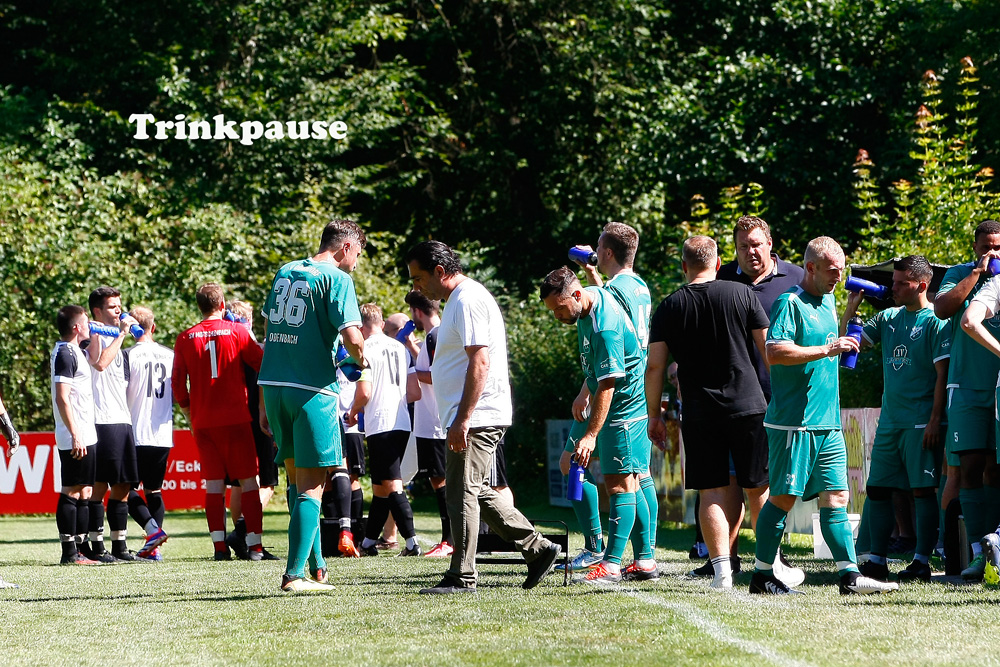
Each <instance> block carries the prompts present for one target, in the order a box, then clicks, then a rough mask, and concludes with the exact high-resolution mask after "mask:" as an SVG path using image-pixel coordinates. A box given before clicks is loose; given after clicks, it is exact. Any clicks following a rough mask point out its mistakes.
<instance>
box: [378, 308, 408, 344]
mask: <svg viewBox="0 0 1000 667" xmlns="http://www.w3.org/2000/svg"><path fill="white" fill-rule="evenodd" d="M409 321H410V318H409V317H407V316H406V315H404V314H403V313H393V314H392V315H390V316H389V317H387V318H385V326H384V327H382V333H384V334H385V335H386V336H389V337H390V338H395V337H396V334H397V333H399V330H400V329H402V328H403V327H404V326H406V323H407V322H409Z"/></svg>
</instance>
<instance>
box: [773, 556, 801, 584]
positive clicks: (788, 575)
mask: <svg viewBox="0 0 1000 667" xmlns="http://www.w3.org/2000/svg"><path fill="white" fill-rule="evenodd" d="M772 567H773V568H774V576H776V577H777V578H778V579H779V580H780V581H781V583H783V584H785V585H786V586H788V587H789V588H795V587H796V586H798V585H799V584H801V583H802V582H803V581H805V580H806V573H805V572H803V571H802V568H799V567H788V566H787V565H785V564H784V563H783V562H782V557H781V552H778V556H777V557H776V558H775V559H774V565H773V566H772Z"/></svg>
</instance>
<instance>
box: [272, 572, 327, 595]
mask: <svg viewBox="0 0 1000 667" xmlns="http://www.w3.org/2000/svg"><path fill="white" fill-rule="evenodd" d="M281 590H283V591H285V592H286V593H323V592H327V591H332V590H334V587H333V586H331V585H330V584H321V583H319V582H318V581H312V580H311V579H303V578H302V577H289V576H288V575H284V576H283V577H282V578H281Z"/></svg>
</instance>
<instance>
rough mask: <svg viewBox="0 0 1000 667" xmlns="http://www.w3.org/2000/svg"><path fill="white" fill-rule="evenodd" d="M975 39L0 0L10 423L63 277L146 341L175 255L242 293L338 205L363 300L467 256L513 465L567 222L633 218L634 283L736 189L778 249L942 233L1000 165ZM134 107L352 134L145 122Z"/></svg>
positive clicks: (973, 209) (278, 6) (44, 417)
mask: <svg viewBox="0 0 1000 667" xmlns="http://www.w3.org/2000/svg"><path fill="white" fill-rule="evenodd" d="M998 44H1000V6H998V5H997V4H996V3H993V2H989V1H986V0H980V1H975V0H972V1H967V2H956V1H952V0H949V1H942V0H911V2H906V3H902V2H895V1H892V0H822V1H811V2H807V1H806V0H772V1H770V2H764V1H763V0H726V1H725V2H721V1H715V0H711V1H707V2H702V3H689V2H678V1H676V0H661V1H659V2H626V1H624V0H611V1H609V2H604V3H590V2H578V1H574V0H521V1H516V2H508V1H503V2H501V1H490V0H479V1H476V0H465V1H455V0H445V1H442V2H432V1H429V0H409V1H403V0H400V1H390V2H382V3H368V2H344V1H342V0H333V1H331V2H305V1H295V0H291V1H290V0H256V1H248V0H187V1H185V2H177V3H134V2H126V1H124V0H32V1H30V2H27V1H25V2H14V3H0V224H2V226H0V281H2V288H0V312H3V313H4V315H5V316H4V317H3V318H2V319H0V334H3V341H4V343H3V345H2V346H0V367H2V368H3V369H4V375H3V379H2V382H0V388H2V391H3V394H4V399H5V402H7V403H8V405H9V406H10V408H11V410H12V413H13V414H14V415H15V416H16V419H15V421H16V423H17V424H18V425H19V427H21V428H34V429H42V428H49V427H51V411H50V407H49V402H48V401H49V399H48V392H49V389H48V374H47V359H48V352H49V349H50V348H51V345H52V342H53V340H54V339H55V331H54V326H53V315H54V312H55V310H56V309H57V308H58V307H59V306H60V305H63V304H65V303H71V302H72V303H83V302H84V301H85V298H86V295H87V294H88V293H89V292H90V290H91V289H92V288H93V287H94V286H96V285H97V284H100V283H110V284H114V285H116V286H119V287H120V288H121V289H122V290H123V292H124V296H125V301H126V304H129V305H133V304H139V303H143V304H149V305H151V306H152V307H153V308H154V309H155V310H156V312H157V314H158V320H159V323H160V327H161V333H162V337H163V338H164V339H166V340H169V339H172V338H173V336H174V335H175V334H176V333H177V332H178V331H180V330H182V329H183V328H185V327H186V326H188V325H190V324H191V323H192V322H193V321H194V320H195V319H196V309H195V308H194V303H193V298H192V295H193V291H194V289H195V287H196V286H197V285H198V284H199V283H201V282H204V281H207V280H218V281H221V282H223V283H224V284H226V285H227V286H228V287H229V288H230V290H231V291H232V293H233V294H234V295H236V296H239V297H243V298H246V299H248V300H250V301H251V302H253V303H255V304H259V303H260V301H261V300H262V299H263V296H264V294H265V291H266V288H267V284H268V282H269V280H270V277H271V275H272V273H273V271H274V269H275V268H276V267H277V266H278V265H279V264H280V263H282V262H283V261H286V260H287V259H290V258H292V257H297V256H301V255H304V254H306V253H308V252H311V251H312V250H313V249H314V246H315V244H316V241H317V239H318V234H319V229H320V228H321V225H322V224H323V222H324V221H325V220H327V219H329V218H330V217H331V216H334V215H336V216H350V217H353V218H355V219H357V220H359V221H360V222H361V223H362V224H363V225H364V226H365V227H366V228H367V229H368V230H370V231H371V232H373V233H375V234H374V238H373V243H372V247H371V249H370V251H369V253H368V259H367V260H366V262H363V263H362V265H361V268H360V269H359V272H358V274H357V276H356V277H357V280H358V285H359V293H360V297H361V298H362V299H363V300H369V299H376V300H378V301H380V302H381V303H383V304H384V305H387V306H390V307H387V310H397V309H400V307H401V306H402V295H403V294H404V292H405V289H406V288H405V286H404V285H405V271H404V269H403V267H402V266H401V264H400V261H399V259H400V257H401V256H402V254H403V253H404V252H405V250H406V249H407V248H408V247H409V245H411V244H412V243H414V242H416V241H419V240H423V239H426V238H429V237H434V238H438V239H440V240H443V241H445V242H447V243H449V244H451V245H453V246H455V247H457V248H458V249H459V250H460V251H461V252H462V254H463V256H464V257H466V258H467V260H468V261H469V262H470V264H471V269H470V270H471V271H472V272H473V274H474V275H476V276H477V277H480V278H481V279H484V280H489V281H490V284H491V286H492V287H493V289H494V290H495V292H496V293H497V294H498V295H499V296H500V298H501V301H502V302H503V305H504V307H505V309H506V312H507V315H508V327H509V335H510V339H511V350H512V360H511V363H512V370H513V372H514V382H515V397H516V398H515V400H516V403H517V408H516V409H517V416H516V422H517V426H516V427H515V429H514V430H513V432H512V433H511V442H512V444H513V446H514V447H515V448H516V451H515V455H514V456H513V457H512V458H513V459H514V465H515V466H520V468H519V470H518V472H519V473H521V474H529V475H530V474H534V473H535V472H537V471H538V470H539V467H540V466H541V464H542V457H541V456H540V452H541V451H542V448H543V445H544V438H543V432H542V423H543V420H544V419H545V418H547V417H562V416H565V415H566V414H567V413H568V408H569V402H570V400H571V397H572V396H573V395H574V394H575V389H576V388H577V386H578V384H577V383H578V380H579V378H578V371H577V369H576V367H575V364H574V363H573V356H574V355H573V341H572V335H573V334H572V331H571V330H570V329H569V328H568V327H563V326H561V325H559V324H558V323H557V322H555V321H554V320H553V319H552V318H551V317H548V316H547V315H546V313H545V312H544V311H543V310H542V309H541V308H540V304H539V303H538V302H537V298H536V296H535V287H534V285H535V283H536V282H537V281H538V280H539V279H540V277H541V276H543V275H544V274H545V273H547V272H548V271H549V270H550V269H552V268H554V267H556V266H558V265H559V264H561V263H563V262H564V261H565V259H564V258H565V251H566V248H567V247H568V246H569V245H572V244H573V243H578V242H590V243H594V242H596V238H597V234H598V232H599V230H600V227H601V226H602V225H603V224H604V223H605V222H607V221H609V220H624V221H626V222H629V223H630V224H633V225H634V226H636V227H637V228H638V229H639V230H640V233H641V237H642V244H641V250H640V256H639V261H638V264H637V268H638V270H639V271H640V273H642V274H643V275H644V276H646V277H647V280H648V282H650V284H651V285H652V286H653V287H654V299H657V300H658V299H659V298H661V297H662V296H664V295H665V294H666V293H667V292H668V291H669V290H670V289H672V288H673V287H674V286H676V285H677V284H678V283H679V280H680V275H679V263H678V261H677V247H678V244H679V242H680V241H681V240H682V239H683V238H684V236H686V235H687V234H688V233H689V232H690V231H692V230H709V231H713V232H714V233H715V234H716V235H717V237H718V238H719V239H720V241H723V242H725V241H726V239H725V237H726V235H727V234H728V230H729V229H731V222H732V219H733V217H734V216H736V215H738V214H739V213H740V212H742V211H745V210H749V209H750V208H753V209H757V210H760V211H763V213H764V215H765V217H766V218H767V219H768V220H769V221H770V222H771V223H772V225H773V227H774V229H775V233H776V241H778V243H779V247H780V249H781V252H782V254H783V256H787V257H790V258H793V259H794V258H795V257H796V255H797V254H798V252H800V249H801V248H802V247H804V244H805V242H806V241H807V240H808V239H809V238H811V237H813V236H815V235H817V234H820V233H823V234H829V235H832V236H835V237H836V238H838V239H840V240H841V241H842V242H843V243H844V245H845V247H846V248H847V249H848V251H849V255H850V258H851V259H856V260H858V261H871V260H874V259H887V258H888V257H890V256H891V255H892V254H893V253H898V252H899V251H901V250H902V251H904V252H908V251H912V250H921V251H924V252H928V253H931V251H932V250H933V251H936V252H937V253H938V255H940V256H936V259H937V260H938V261H943V258H948V257H951V258H952V261H960V260H965V259H966V258H967V255H968V254H969V245H970V244H971V238H969V236H970V234H969V232H970V230H971V228H972V227H973V226H974V224H975V223H976V222H978V220H977V219H976V218H977V217H978V216H980V215H982V214H984V213H989V212H991V211H993V210H994V209H995V200H993V199H991V198H990V197H987V196H984V197H981V198H979V199H976V200H975V201H971V203H970V195H969V193H970V192H972V191H977V192H982V193H984V195H988V193H989V192H991V190H990V179H991V177H992V174H991V173H990V172H988V171H987V172H984V171H982V168H983V167H988V166H990V165H995V164H997V163H998V160H997V155H998V151H1000V118H998V117H997V116H996V115H995V114H990V113H985V114H981V115H980V114H979V113H978V109H977V107H976V104H978V108H983V109H993V108H996V106H997V102H998V100H997V89H998V85H997V84H998V83H1000V82H998V77H1000V66H998V63H997V58H998V53H997V49H998ZM964 57H968V58H969V59H970V60H969V62H968V63H963V62H962V58H964ZM970 64H971V65H972V67H973V69H972V70H971V71H970V69H969V65H970ZM927 70H934V72H935V74H934V80H933V83H934V85H932V86H930V88H933V89H934V90H932V91H931V92H930V93H929V92H928V90H929V87H928V83H927V82H928V79H927V77H926V76H925V72H926V71H927ZM963 79H964V80H966V81H965V83H961V81H962V80H963ZM970 79H971V82H970V81H969V80H970ZM970 91H971V93H970ZM928 95H930V97H928ZM928 100H931V101H932V102H933V101H934V100H936V101H937V106H935V105H934V104H933V103H931V104H930V107H929V108H930V111H931V116H930V120H928V117H927V116H926V115H924V116H920V117H918V116H917V110H918V108H919V107H920V105H921V104H924V105H927V103H928ZM969 104H972V107H971V108H970V107H969V106H968V105H969ZM134 113H151V114H154V115H155V116H156V117H157V119H159V120H173V119H174V118H175V117H176V116H177V115H179V114H183V115H184V116H186V117H187V119H189V120H197V119H211V118H212V117H213V116H215V115H216V114H219V113H222V114H225V115H226V117H227V119H229V120H236V121H244V120H260V121H268V120H279V121H290V120H327V121H333V120H343V121H345V122H346V123H347V124H348V127H349V135H348V138H347V139H346V140H343V141H333V140H327V141H322V140H291V139H285V140H283V141H264V140H259V141H257V142H255V143H254V144H253V145H252V146H244V145H241V144H240V143H238V142H234V141H205V140H195V141H185V140H175V139H167V140H156V139H149V140H145V141H140V140H136V139H134V138H133V134H134V129H135V128H134V126H129V124H128V122H127V119H128V118H129V116H130V115H131V114H134ZM962 118H965V119H969V118H971V119H973V120H974V121H978V123H977V122H973V123H971V124H969V123H965V124H962V123H959V122H958V121H959V120H961V119H962ZM921 122H922V123H924V125H923V126H921V125H920V123H921ZM928 123H931V124H932V125H933V127H934V128H936V130H934V131H933V132H928V130H927V127H928V125H927V124H928ZM928 137H929V138H930V140H932V141H936V142H937V143H936V144H935V146H936V149H938V152H936V153H935V152H933V151H930V150H927V149H926V144H925V145H923V149H921V146H922V145H921V144H918V143H915V142H917V141H918V140H927V139H928ZM956 142H958V143H956ZM862 148H863V149H865V150H866V151H867V153H866V158H865V159H864V160H862V159H861V158H860V157H858V151H859V149H862ZM921 150H923V152H921ZM959 153H961V156H960V160H959V162H961V164H959V163H958V162H955V159H958V158H955V156H956V155H958V154H959ZM963 165H964V166H963ZM936 167H940V169H938V170H937V171H935V168H936ZM972 167H975V169H972ZM970 169H972V171H970ZM963 179H964V180H963ZM969 179H973V180H972V181H970V180H969ZM901 182H903V183H904V185H900V183H901ZM750 183H753V184H756V185H753V186H746V187H743V188H742V189H740V190H736V189H734V186H738V184H750ZM906 184H909V185H906ZM727 188H730V189H728V190H727ZM720 193H721V194H720ZM947 201H957V202H958V203H957V204H956V205H955V206H953V207H949V206H943V205H942V204H941V202H947ZM921 202H924V203H923V204H921ZM928 230H929V233H927V232H928ZM942 249H944V250H942Z"/></svg>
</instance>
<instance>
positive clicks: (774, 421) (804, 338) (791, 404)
mask: <svg viewBox="0 0 1000 667" xmlns="http://www.w3.org/2000/svg"><path fill="white" fill-rule="evenodd" d="M838 328H839V325H838V318H837V309H836V300H835V299H834V298H833V294H830V293H827V294H823V295H821V296H816V295H813V294H810V293H809V292H807V291H806V290H804V289H803V288H802V287H801V286H798V287H793V288H792V289H791V290H790V291H788V292H785V293H784V294H782V295H781V296H779V297H778V299H777V301H775V302H774V307H773V308H772V309H771V326H770V328H769V329H768V332H767V345H768V347H769V348H770V347H771V346H774V345H779V346H780V345H781V344H784V343H792V344H794V345H797V346H799V347H822V346H826V345H830V344H832V343H834V342H835V341H836V340H837V339H838V333H837V332H838ZM837 362H838V357H837V356H835V355H834V356H830V355H824V356H817V358H815V359H810V360H809V361H805V362H802V363H799V364H795V365H786V364H772V365H771V402H770V403H769V404H768V406H767V412H766V413H765V415H764V426H766V427H768V428H777V429H782V430H799V429H803V428H813V429H827V430H829V429H839V428H840V375H839V371H838V366H837ZM845 472H846V471H845Z"/></svg>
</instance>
